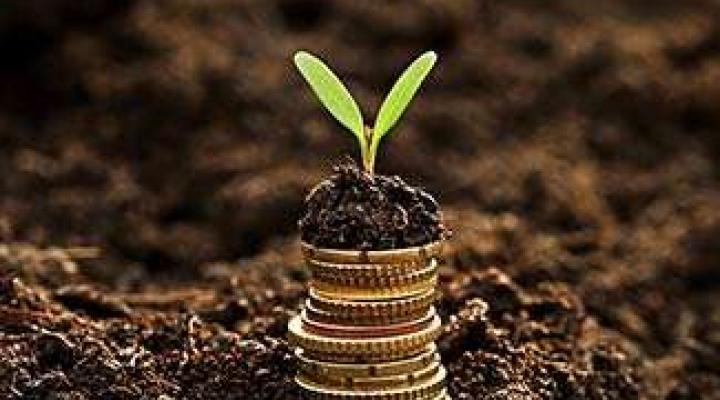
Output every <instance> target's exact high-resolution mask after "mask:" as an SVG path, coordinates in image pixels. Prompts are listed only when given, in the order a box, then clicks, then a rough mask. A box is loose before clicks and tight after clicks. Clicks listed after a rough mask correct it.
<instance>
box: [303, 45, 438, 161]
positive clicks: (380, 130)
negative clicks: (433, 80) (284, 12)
mask: <svg viewBox="0 0 720 400" xmlns="http://www.w3.org/2000/svg"><path fill="white" fill-rule="evenodd" d="M294 60H295V65H296V66H297V68H298V70H300V73H301V74H302V76H303V77H304V78H305V80H306V81H307V82H308V84H310V87H311V88H312V90H313V91H314V92H315V95H316V96H317V97H318V99H319V100H320V103H322V105H323V106H325V108H326V109H327V110H328V111H329V112H330V114H332V116H333V117H335V119H336V120H338V122H340V124H342V125H343V126H344V127H345V128H347V129H348V130H349V131H350V132H352V133H353V134H354V135H355V137H356V138H357V141H358V145H359V147H360V157H361V158H362V163H363V167H364V168H365V171H366V172H367V173H369V174H371V175H372V174H373V172H374V169H375V156H376V154H377V151H378V146H380V139H382V138H383V137H384V136H385V135H387V134H388V133H389V132H390V131H391V130H392V128H393V127H394V126H395V124H396V123H397V122H398V120H399V119H400V117H401V116H402V114H403V112H405V110H406V109H407V107H408V105H409V104H410V100H412V98H413V96H415V93H416V92H417V91H418V89H419V88H420V84H421V83H422V81H423V80H424V79H425V77H426V76H427V74H428V73H429V72H430V70H431V69H432V67H433V65H434V64H435V61H436V60H437V55H436V54H435V52H433V51H428V52H425V53H423V54H422V55H421V56H420V57H418V58H417V59H416V60H415V61H413V62H412V64H410V66H408V67H407V69H406V70H405V71H404V72H403V73H402V74H401V75H400V77H399V78H398V80H397V81H396V82H395V84H394V85H393V87H392V89H390V93H388V95H387V96H386V97H385V100H383V102H382V104H381V105H380V110H379V111H378V113H377V117H376V118H375V125H374V126H373V127H372V128H370V127H369V126H366V125H365V122H364V120H363V117H362V113H361V112H360V107H358V105H357V103H356V102H355V99H353V98H352V96H351V95H350V92H348V90H347V88H346V87H345V85H343V83H342V82H341V81H340V79H339V78H338V77H337V75H335V73H333V71H332V70H331V69H330V68H329V67H328V66H327V65H325V63H323V62H322V61H321V60H320V59H319V58H317V57H316V56H314V55H312V54H310V53H308V52H306V51H298V52H297V53H295V57H294Z"/></svg>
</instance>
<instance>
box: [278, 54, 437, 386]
mask: <svg viewBox="0 0 720 400" xmlns="http://www.w3.org/2000/svg"><path fill="white" fill-rule="evenodd" d="M436 58H437V57H436V55H435V53H433V52H427V53H425V54H423V55H421V56H420V57H419V58H418V59H416V60H415V61H414V62H413V63H412V64H411V65H410V66H409V67H408V68H407V69H406V70H405V72H403V73H402V75H401V76H400V78H399V79H398V81H397V82H396V83H395V85H394V86H393V88H392V89H391V90H390V93H389V94H388V96H387V97H386V98H385V100H384V101H383V103H382V105H381V107H380V110H379V112H378V116H377V119H376V121H375V124H374V126H373V127H372V128H370V127H367V126H365V124H364V122H363V118H362V115H361V113H360V109H359V107H358V106H357V104H356V103H355V101H354V100H353V98H352V97H351V96H350V94H349V92H348V91H347V89H346V88H345V87H344V86H343V84H342V83H341V82H340V80H339V79H338V78H337V77H336V76H335V74H333V72H332V71H331V70H330V69H329V68H328V67H327V66H326V65H325V64H324V63H323V62H322V61H320V60H319V59H318V58H317V57H315V56H313V55H311V54H309V53H307V52H298V53H297V54H296V55H295V64H296V65H297V67H298V69H299V70H300V72H301V74H302V75H303V77H304V78H305V79H306V80H307V82H308V83H309V84H310V86H311V87H312V89H313V91H314V92H315V94H316V95H317V97H318V99H319V100H320V102H321V103H322V104H323V105H324V106H325V108H327V110H328V111H329V112H330V114H332V116H333V117H335V119H337V120H338V121H339V122H340V123H341V124H342V125H343V126H344V127H345V128H347V129H348V130H349V131H350V132H352V133H353V134H354V135H355V137H356V138H357V141H358V144H359V147H360V155H361V159H362V168H360V167H358V166H357V165H356V164H355V163H354V162H352V160H349V161H346V162H344V163H342V164H340V165H338V166H336V167H335V173H334V175H333V176H331V177H330V178H329V179H327V180H325V181H323V182H321V183H320V184H319V185H317V186H316V187H315V188H314V189H313V190H312V192H311V193H310V194H309V195H308V197H307V198H306V201H305V210H304V214H303V215H302V217H301V219H300V222H299V226H300V231H301V237H302V243H301V247H302V252H303V256H304V258H305V260H306V263H307V265H308V267H309V269H310V271H311V273H312V279H311V281H310V288H309V298H308V299H307V300H306V302H305V305H304V307H303V309H302V311H301V313H300V315H298V316H297V317H295V318H294V319H292V320H291V321H290V323H289V326H288V330H289V339H290V341H291V343H293V344H294V345H296V346H297V356H298V359H299V361H300V363H299V371H298V375H297V378H296V380H297V382H298V384H299V385H300V387H301V388H302V392H303V394H304V395H305V397H307V398H310V399H327V400H330V399H377V400H380V399H394V400H399V399H438V400H441V399H447V398H449V397H448V395H447V394H446V391H445V375H446V373H445V369H444V368H443V366H442V364H441V363H440V357H439V355H438V353H437V351H436V348H435V344H434V341H435V339H436V338H437V336H438V334H439V332H440V319H439V318H438V316H437V314H436V312H435V309H434V307H433V302H434V301H435V299H436V284H437V268H438V265H437V258H438V256H439V255H440V254H441V250H442V245H443V241H444V239H445V238H446V237H447V236H448V231H447V230H446V229H445V227H444V225H443V222H442V218H441V215H440V211H439V207H438V205H437V203H436V202H435V200H434V199H433V197H432V196H430V195H429V194H428V193H426V192H425V191H423V190H422V189H419V188H416V187H412V186H410V185H408V184H406V183H405V182H404V181H403V180H402V179H400V178H399V177H397V176H394V177H388V176H383V175H379V174H375V172H374V169H375V156H376V154H377V150H378V146H379V143H380V139H381V138H382V137H383V136H385V135H386V134H387V133H388V132H390V130H391V128H393V126H394V125H395V123H396V122H397V121H398V120H399V119H400V116H401V115H402V113H403V112H404V111H405V109H406V108H407V106H408V104H409V103H410V100H411V99H412V97H413V96H414V94H415V93H416V92H417V90H418V88H419V87H420V84H421V83H422V81H423V79H424V78H425V77H426V76H427V74H428V73H429V72H430V69H431V68H432V66H433V64H434V63H435V60H436Z"/></svg>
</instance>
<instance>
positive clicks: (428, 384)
mask: <svg viewBox="0 0 720 400" xmlns="http://www.w3.org/2000/svg"><path fill="white" fill-rule="evenodd" d="M446 375H447V373H446V371H445V368H443V367H442V366H440V367H439V368H438V369H437V372H436V373H435V375H433V376H432V377H431V378H430V379H428V380H426V381H423V382H418V383H416V384H413V385H407V386H403V387H399V388H393V389H385V390H372V391H355V390H353V389H334V388H330V387H327V386H325V385H322V384H317V383H313V382H308V381H306V380H305V379H304V378H303V377H302V376H298V377H296V378H295V381H296V382H297V383H298V385H300V387H301V388H302V390H303V391H304V393H305V395H306V396H307V398H309V399H313V400H315V399H317V400H359V399H362V400H423V399H425V400H426V399H435V398H437V397H438V396H440V395H441V394H443V392H444V390H445V389H444V385H445V377H446Z"/></svg>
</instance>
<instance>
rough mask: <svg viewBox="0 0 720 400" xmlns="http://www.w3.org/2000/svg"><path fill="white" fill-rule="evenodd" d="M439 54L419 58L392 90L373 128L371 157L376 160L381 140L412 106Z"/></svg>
mask: <svg viewBox="0 0 720 400" xmlns="http://www.w3.org/2000/svg"><path fill="white" fill-rule="evenodd" d="M436 60H437V54H435V52H434V51H428V52H425V53H424V54H423V55H421V56H420V57H418V58H417V59H416V60H415V61H413V63H412V64H410V66H409V67H408V68H407V69H406V70H405V72H403V73H402V75H400V78H398V80H397V82H395V85H393V87H392V89H390V93H388V95H387V97H385V100H384V101H383V103H382V105H381V106H380V111H379V112H378V115H377V119H376V120H375V127H374V128H373V137H372V144H371V145H370V152H371V154H372V155H371V157H373V158H374V155H375V153H376V152H377V147H378V144H379V143H380V139H382V137H383V136H385V135H386V134H387V133H388V132H389V131H390V129H392V127H393V126H394V125H395V124H396V123H397V121H398V120H399V119H400V116H402V114H403V112H404V111H405V109H406V108H407V106H408V104H410V100H412V98H413V96H415V93H416V92H417V90H418V88H420V84H421V83H422V82H423V80H424V79H425V77H426V76H427V74H428V73H429V72H430V70H431V69H432V67H433V65H434V64H435V61H436Z"/></svg>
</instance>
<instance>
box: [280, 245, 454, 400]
mask: <svg viewBox="0 0 720 400" xmlns="http://www.w3.org/2000/svg"><path fill="white" fill-rule="evenodd" d="M302 250H303V256H304V257H305V261H306V263H307V265H308V267H309V269H310V271H311V274H312V279H311V282H310V290H309V298H308V299H307V300H306V301H305V305H304V307H303V309H302V311H301V313H300V315H298V316H296V317H295V318H293V319H292V320H291V321H290V323H289V324H288V331H289V334H288V337H289V340H290V342H291V344H293V345H296V346H297V350H296V354H297V357H298V359H299V361H300V363H299V372H298V375H297V378H296V381H297V383H298V384H299V385H300V387H301V388H302V392H303V394H304V395H305V397H306V398H309V399H322V400H334V399H344V400H345V399H346V400H350V399H364V400H371V399H372V400H385V399H388V400H389V399H392V400H405V399H407V400H412V399H428V400H445V399H449V396H448V395H447V394H446V391H445V375H446V372H445V368H443V366H442V364H441V363H440V356H439V354H438V353H437V350H436V347H435V344H434V341H435V339H437V337H438V335H439V333H440V318H439V317H438V316H437V314H436V312H435V308H434V307H433V302H434V301H435V300H436V297H437V294H436V285H437V268H438V265H437V257H438V256H439V255H440V252H441V250H442V242H441V241H438V242H433V243H430V244H428V245H425V246H421V247H413V248H407V249H400V250H383V251H349V250H328V249H320V248H316V247H314V246H311V245H309V244H306V243H303V244H302Z"/></svg>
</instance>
